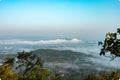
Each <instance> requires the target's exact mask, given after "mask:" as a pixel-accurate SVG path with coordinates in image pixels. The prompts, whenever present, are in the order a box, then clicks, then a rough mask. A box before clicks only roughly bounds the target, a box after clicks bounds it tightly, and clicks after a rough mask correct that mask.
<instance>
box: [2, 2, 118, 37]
mask: <svg viewBox="0 0 120 80" xmlns="http://www.w3.org/2000/svg"><path fill="white" fill-rule="evenodd" d="M119 27H120V0H0V36H6V35H7V36H8V35H9V36H10V35H16V36H18V35H20V36H25V35H26V36H27V35H32V36H36V35H37V36H39V35H43V36H46V35H51V36H53V35H56V36H61V35H67V36H71V35H72V36H74V37H77V36H79V37H81V38H85V39H101V38H103V37H104V35H105V33H106V32H115V31H116V29H117V28H119Z"/></svg>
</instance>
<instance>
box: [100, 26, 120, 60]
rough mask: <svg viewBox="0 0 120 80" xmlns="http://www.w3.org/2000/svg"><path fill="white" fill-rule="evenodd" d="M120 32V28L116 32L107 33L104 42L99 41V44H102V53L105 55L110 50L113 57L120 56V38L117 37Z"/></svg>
mask: <svg viewBox="0 0 120 80" xmlns="http://www.w3.org/2000/svg"><path fill="white" fill-rule="evenodd" d="M118 34H120V29H119V28H118V29H117V32H115V33H110V32H108V33H106V37H105V40H104V42H103V43H102V42H98V45H102V49H101V52H100V55H105V54H106V53H108V52H110V53H111V55H112V56H111V57H112V58H113V59H114V58H115V57H120V39H118V38H117V35H118Z"/></svg>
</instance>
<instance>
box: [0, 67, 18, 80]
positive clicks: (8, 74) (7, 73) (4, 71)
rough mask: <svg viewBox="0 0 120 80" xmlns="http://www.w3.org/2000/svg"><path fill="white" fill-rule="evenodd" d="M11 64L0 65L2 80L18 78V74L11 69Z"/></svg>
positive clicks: (0, 77)
mask: <svg viewBox="0 0 120 80" xmlns="http://www.w3.org/2000/svg"><path fill="white" fill-rule="evenodd" d="M11 69H12V66H11V65H5V66H0V79H1V80H18V74H16V73H14V72H12V71H11Z"/></svg>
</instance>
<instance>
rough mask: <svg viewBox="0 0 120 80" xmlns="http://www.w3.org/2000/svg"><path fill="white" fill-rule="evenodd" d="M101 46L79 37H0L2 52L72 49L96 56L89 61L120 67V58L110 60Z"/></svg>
mask: <svg viewBox="0 0 120 80" xmlns="http://www.w3.org/2000/svg"><path fill="white" fill-rule="evenodd" d="M100 48H101V47H100V46H98V44H97V41H84V40H82V39H79V38H54V39H51V38H50V39H45V38H38V39H35V38H34V39H33V38H28V39H27V38H8V39H0V54H16V53H17V52H19V51H23V50H24V51H33V50H37V49H56V50H72V51H76V52H81V53H84V54H90V55H92V56H95V57H89V61H92V62H93V63H97V64H99V65H103V66H106V67H111V68H116V69H120V59H119V58H115V59H114V60H112V61H111V60H110V58H106V57H104V56H100V55H99V52H100Z"/></svg>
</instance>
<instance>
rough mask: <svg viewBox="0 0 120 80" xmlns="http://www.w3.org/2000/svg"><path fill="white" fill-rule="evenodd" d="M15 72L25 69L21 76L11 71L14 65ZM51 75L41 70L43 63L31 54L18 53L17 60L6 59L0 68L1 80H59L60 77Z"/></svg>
mask: <svg viewBox="0 0 120 80" xmlns="http://www.w3.org/2000/svg"><path fill="white" fill-rule="evenodd" d="M16 64H17V66H16V70H17V69H19V68H21V67H25V70H23V74H19V73H15V72H13V71H12V69H13V67H14V65H16ZM52 76H54V75H51V73H50V71H49V70H48V69H45V68H43V61H42V60H41V58H40V57H38V56H37V55H35V54H32V52H30V53H28V52H25V51H23V52H18V56H17V58H15V59H14V58H11V57H6V58H5V60H4V61H3V65H1V66H0V78H1V79H2V80H60V79H59V78H60V76H59V78H58V76H55V77H54V78H53V77H52Z"/></svg>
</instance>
